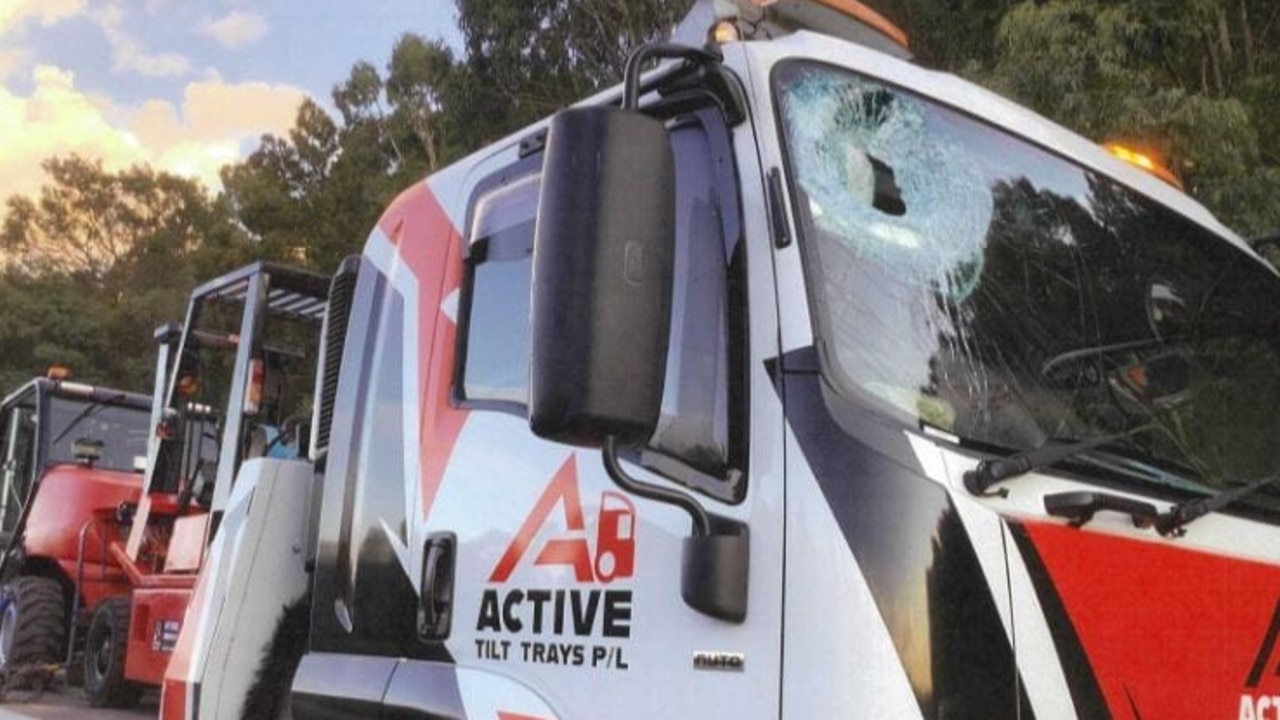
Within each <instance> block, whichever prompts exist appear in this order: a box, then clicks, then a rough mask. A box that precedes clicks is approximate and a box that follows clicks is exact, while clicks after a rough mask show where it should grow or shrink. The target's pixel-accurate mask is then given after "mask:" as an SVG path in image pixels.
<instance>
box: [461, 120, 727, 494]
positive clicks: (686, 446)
mask: <svg viewBox="0 0 1280 720" xmlns="http://www.w3.org/2000/svg"><path fill="white" fill-rule="evenodd" d="M671 143H672V152H673V154H674V156H675V158H676V188H675V192H676V228H675V229H676V256H675V284H674V291H673V297H672V329H671V342H670V347H669V350H668V359H667V376H666V380H665V384H664V391H663V401H662V412H661V415H660V417H659V421H658V428H657V431H656V432H655V433H654V436H653V438H652V439H651V441H650V450H649V451H646V452H645V453H642V455H643V456H644V457H642V462H644V463H645V464H648V465H651V466H652V467H654V468H655V469H657V470H658V471H659V472H663V473H665V474H669V475H672V476H673V477H676V478H678V479H681V480H682V481H685V482H688V483H690V484H692V485H694V486H697V487H700V488H703V489H710V486H708V485H707V483H706V482H705V480H706V478H700V479H697V481H696V482H694V481H693V480H691V479H690V473H689V472H688V471H689V469H692V470H693V471H694V473H693V474H694V475H706V476H709V478H718V479H723V478H727V477H729V476H730V475H732V473H733V471H734V470H735V469H739V470H740V469H741V466H742V463H741V462H740V461H739V460H738V457H737V455H736V454H735V453H737V452H738V450H739V449H740V447H739V446H741V445H742V444H743V443H741V442H740V432H739V431H740V429H741V426H742V422H736V423H735V422H732V421H731V418H732V417H733V416H734V414H735V412H736V413H737V414H739V415H745V410H744V409H743V408H741V407H739V404H742V403H744V402H745V398H744V397H742V395H743V393H742V392H734V391H731V389H732V388H735V387H740V386H741V383H740V382H735V378H736V377H737V376H738V374H739V373H738V371H739V370H740V367H739V365H740V363H739V362H738V361H737V360H735V353H734V348H735V346H736V345H740V344H741V343H743V342H744V341H745V339H744V338H741V337H737V336H736V334H735V333H734V332H731V324H730V318H731V317H732V313H731V311H730V304H731V301H732V298H733V295H732V293H731V288H733V287H734V286H735V283H734V278H735V277H737V274H738V273H740V271H741V267H740V257H741V252H740V249H739V248H738V247H737V245H736V242H737V240H736V233H735V232H733V231H726V226H727V223H726V212H725V210H724V209H723V208H722V207H721V199H722V196H723V192H724V188H723V187H721V183H722V182H724V181H723V180H721V179H720V178H719V177H718V175H717V171H718V170H720V171H722V172H723V168H720V167H719V166H718V165H717V163H718V162H720V163H722V162H724V160H723V158H722V157H718V156H717V155H716V153H715V152H714V151H713V148H712V143H711V141H710V140H709V138H708V133H707V131H706V129H705V128H704V126H703V125H702V121H701V120H699V119H696V118H693V117H690V118H688V119H684V120H679V121H677V122H676V123H675V124H674V125H673V126H672V128H671ZM540 180H541V177H540V176H539V175H529V176H526V177H524V178H523V179H519V180H516V181H514V182H508V183H507V184H504V185H501V186H499V187H497V188H493V189H489V190H481V191H480V193H481V194H480V195H479V197H478V198H477V200H476V201H475V203H474V210H473V211H472V222H471V230H470V233H469V237H468V255H467V266H466V277H465V279H464V282H463V297H462V305H461V308H460V315H459V327H460V328H463V333H464V339H463V341H462V348H463V350H462V353H461V356H460V362H459V370H458V376H457V377H456V378H455V388H456V390H457V392H458V394H459V395H460V399H461V401H462V402H464V403H466V404H468V405H470V406H472V407H486V406H487V407H490V408H495V409H507V410H510V411H513V412H517V413H520V414H522V415H523V414H524V413H525V412H526V404H527V402H528V383H529V290H530V271H531V268H532V256H533V234H534V224H535V220H536V216H537V205H538V192H539V188H540ZM728 237H733V239H732V240H727V239H726V238H728ZM735 259H736V260H737V264H735ZM566 380H567V381H570V382H571V381H572V378H568V379H566ZM672 461H675V463H674V465H673V462H672ZM713 482H714V481H713ZM711 491H712V492H713V493H719V492H721V491H720V490H718V489H711Z"/></svg>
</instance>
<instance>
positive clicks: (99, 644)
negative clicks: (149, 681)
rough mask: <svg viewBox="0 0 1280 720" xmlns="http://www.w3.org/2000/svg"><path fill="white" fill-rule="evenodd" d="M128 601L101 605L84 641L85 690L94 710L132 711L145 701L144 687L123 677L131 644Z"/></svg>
mask: <svg viewBox="0 0 1280 720" xmlns="http://www.w3.org/2000/svg"><path fill="white" fill-rule="evenodd" d="M129 611H130V604H129V598H128V597H113V598H108V599H106V600H103V601H102V602H100V603H98V608H97V609H96V610H94V611H93V621H92V622H91V623H89V634H88V635H87V636H85V640H84V690H85V694H87V695H88V696H89V704H90V705H92V706H94V707H114V708H129V707H133V706H135V705H137V704H138V700H140V699H141V698H142V693H143V690H144V688H143V686H141V685H139V684H137V683H132V682H129V681H128V680H126V679H125V677H124V657H125V652H126V651H127V650H128V645H129V643H128V640H129Z"/></svg>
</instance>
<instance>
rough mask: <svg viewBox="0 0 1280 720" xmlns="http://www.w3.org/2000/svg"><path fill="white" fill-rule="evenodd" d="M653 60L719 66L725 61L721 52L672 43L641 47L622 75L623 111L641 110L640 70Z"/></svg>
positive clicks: (628, 57)
mask: <svg viewBox="0 0 1280 720" xmlns="http://www.w3.org/2000/svg"><path fill="white" fill-rule="evenodd" d="M651 58H668V59H676V58H680V59H684V60H688V61H689V62H692V63H694V64H701V65H714V64H718V63H720V62H721V61H722V60H723V59H724V58H723V57H722V56H721V55H720V53H719V51H717V50H714V49H709V48H697V47H691V46H689V45H680V44H679V43H671V42H654V43H648V44H646V45H641V46H640V47H638V48H636V49H635V50H633V51H632V52H631V54H630V55H628V56H627V64H626V67H625V68H624V70H623V73H622V109H623V110H638V109H639V108H640V70H641V68H642V67H643V66H644V62H645V61H646V60H649V59H651Z"/></svg>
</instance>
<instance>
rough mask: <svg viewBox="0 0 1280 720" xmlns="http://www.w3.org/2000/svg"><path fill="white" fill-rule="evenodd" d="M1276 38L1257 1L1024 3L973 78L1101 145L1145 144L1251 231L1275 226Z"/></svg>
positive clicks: (1279, 125)
mask: <svg viewBox="0 0 1280 720" xmlns="http://www.w3.org/2000/svg"><path fill="white" fill-rule="evenodd" d="M1278 34H1280V8H1277V7H1276V6H1275V4H1274V3H1272V2H1262V1H1258V0H1160V1H1158V2H1157V0H1131V1H1129V2H1102V1H1101V0H1054V1H1052V2H1039V3H1037V2H1023V3H1021V4H1019V5H1017V6H1016V7H1013V8H1012V9H1011V10H1010V11H1009V12H1008V13H1006V14H1005V15H1004V17H1003V19H1002V20H1001V22H1000V26H999V30H998V33H997V41H998V45H997V53H996V55H995V59H994V61H993V62H991V63H989V64H988V65H986V66H984V67H981V68H979V69H977V70H975V71H974V73H973V74H974V76H975V78H976V79H977V80H979V81H980V82H984V83H986V84H988V85H990V86H992V87H993V88H995V89H996V90H998V91H1000V92H1002V93H1004V94H1006V95H1009V96H1010V97H1012V98H1014V99H1015V100H1017V101H1019V102H1021V103H1023V104H1026V105H1029V106H1030V107H1032V108H1034V109H1035V110H1037V111H1039V112H1041V113H1043V114H1045V115H1048V116H1049V117H1051V118H1053V119H1055V120H1057V121H1059V122H1061V123H1063V124H1064V125H1067V126H1068V127H1071V128H1073V129H1075V130H1076V131H1078V132H1081V133H1082V134H1085V135H1087V136H1089V137H1092V138H1094V139H1095V140H1098V141H1108V140H1121V141H1129V142H1135V141H1136V142H1138V143H1140V144H1143V145H1146V146H1147V148H1149V149H1151V150H1154V151H1155V152H1156V154H1157V155H1160V156H1161V157H1163V158H1166V159H1167V160H1168V163H1169V164H1170V165H1171V166H1172V167H1173V168H1174V169H1175V170H1176V171H1177V172H1178V173H1179V174H1180V175H1181V176H1182V178H1183V180H1184V182H1185V184H1186V187H1187V189H1188V191H1189V192H1190V193H1191V194H1192V195H1193V196H1195V197H1197V198H1198V199H1200V200H1201V201H1202V202H1204V203H1205V204H1206V205H1207V206H1208V207H1209V208H1210V209H1211V210H1212V211H1214V212H1215V214H1217V215H1218V216H1219V217H1220V218H1222V219H1223V220H1224V222H1226V223H1228V224H1229V225H1233V226H1235V227H1236V228H1238V229H1240V230H1241V231H1242V232H1243V233H1245V234H1254V233H1257V232H1261V231H1263V230H1266V229H1269V228H1273V227H1275V226H1276V225H1278V224H1280V205H1277V203H1275V202H1273V201H1272V198H1274V197H1275V196H1276V195H1277V193H1278V192H1280V167H1277V166H1278V165H1280V101H1278V100H1277V98H1276V96H1275V93H1274V91H1273V90H1271V88H1274V87H1275V83H1276V81H1277V79H1280V74H1278V73H1280V42H1278V41H1280V37H1278V36H1277V35H1278ZM1264 88H1265V89H1264Z"/></svg>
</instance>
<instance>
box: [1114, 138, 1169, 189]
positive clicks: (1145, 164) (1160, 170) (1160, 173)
mask: <svg viewBox="0 0 1280 720" xmlns="http://www.w3.org/2000/svg"><path fill="white" fill-rule="evenodd" d="M1102 147H1104V148H1106V151H1107V152H1109V153H1111V154H1112V155H1114V156H1115V157H1117V158H1120V159H1121V160H1123V161H1125V162H1127V163H1129V164H1130V165H1133V166H1135V167H1138V168H1141V169H1143V170H1146V171H1147V172H1149V173H1151V174H1152V175H1155V176H1156V177H1158V178H1160V179H1161V180H1163V181H1165V182H1167V183H1169V184H1170V185H1172V186H1174V187H1176V188H1178V189H1179V190H1183V189H1184V188H1183V187H1182V181H1181V180H1179V179H1178V176H1177V175H1174V174H1173V171H1172V170H1170V169H1169V168H1168V167H1165V166H1164V165H1163V164H1161V163H1160V162H1159V161H1157V160H1155V159H1154V158H1152V157H1151V156H1150V155H1148V154H1146V153H1144V152H1139V151H1137V150H1134V149H1133V148H1131V147H1127V146H1125V145H1121V144H1119V143H1107V144H1106V145H1103V146H1102Z"/></svg>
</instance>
